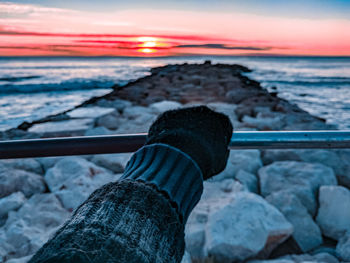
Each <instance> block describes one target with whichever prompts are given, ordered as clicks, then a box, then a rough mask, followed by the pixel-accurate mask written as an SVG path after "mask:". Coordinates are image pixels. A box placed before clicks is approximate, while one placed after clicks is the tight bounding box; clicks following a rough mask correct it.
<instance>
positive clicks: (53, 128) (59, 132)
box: [28, 118, 93, 136]
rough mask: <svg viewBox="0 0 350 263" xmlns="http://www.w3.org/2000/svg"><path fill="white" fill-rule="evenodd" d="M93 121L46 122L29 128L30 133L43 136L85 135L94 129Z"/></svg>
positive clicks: (86, 119) (87, 119)
mask: <svg viewBox="0 0 350 263" xmlns="http://www.w3.org/2000/svg"><path fill="white" fill-rule="evenodd" d="M92 124H93V119H90V118H85V119H72V120H66V121H55V122H44V123H40V124H35V125H34V126H32V127H30V128H29V130H28V131H29V132H35V133H41V134H43V136H72V135H83V134H84V132H85V131H86V130H87V129H89V128H90V127H92Z"/></svg>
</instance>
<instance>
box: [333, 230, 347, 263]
mask: <svg viewBox="0 0 350 263" xmlns="http://www.w3.org/2000/svg"><path fill="white" fill-rule="evenodd" d="M336 253H337V256H338V257H339V258H340V259H341V260H343V261H345V262H350V231H348V232H347V233H346V234H345V235H344V236H342V237H341V238H340V239H339V242H338V244H337V247H336Z"/></svg>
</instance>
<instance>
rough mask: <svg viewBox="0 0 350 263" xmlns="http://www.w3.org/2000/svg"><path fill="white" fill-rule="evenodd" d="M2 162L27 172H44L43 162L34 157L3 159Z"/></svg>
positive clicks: (0, 162)
mask: <svg viewBox="0 0 350 263" xmlns="http://www.w3.org/2000/svg"><path fill="white" fill-rule="evenodd" d="M0 164H2V165H3V166H5V167H9V168H12V169H18V170H25V171H27V172H32V173H36V174H43V173H44V170H43V167H42V166H41V164H40V163H39V162H38V161H37V160H35V159H32V158H25V159H8V160H1V161H0Z"/></svg>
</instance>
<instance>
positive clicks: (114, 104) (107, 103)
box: [95, 99, 132, 112]
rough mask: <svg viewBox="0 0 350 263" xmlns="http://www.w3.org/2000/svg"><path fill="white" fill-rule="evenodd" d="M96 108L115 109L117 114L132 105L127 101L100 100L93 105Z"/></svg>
mask: <svg viewBox="0 0 350 263" xmlns="http://www.w3.org/2000/svg"><path fill="white" fill-rule="evenodd" d="M95 104H96V105H97V106H101V107H111V108H115V109H117V110H118V111H119V112H123V110H124V109H125V108H127V107H130V106H131V105H132V103H131V102H130V101H127V100H120V99H116V100H106V99H100V100H98V101H97V102H96V103H95Z"/></svg>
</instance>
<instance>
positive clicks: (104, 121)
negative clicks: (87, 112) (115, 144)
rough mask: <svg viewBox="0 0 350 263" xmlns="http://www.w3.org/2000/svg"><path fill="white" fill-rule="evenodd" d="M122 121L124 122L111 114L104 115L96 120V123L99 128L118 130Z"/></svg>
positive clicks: (116, 115) (117, 115)
mask: <svg viewBox="0 0 350 263" xmlns="http://www.w3.org/2000/svg"><path fill="white" fill-rule="evenodd" d="M123 121H126V120H125V119H123V118H121V117H120V116H119V113H118V114H115V113H112V114H107V115H104V116H102V117H100V118H98V119H97V121H96V123H97V126H99V127H105V128H107V129H109V130H116V129H118V128H119V127H120V126H121V125H122V123H123Z"/></svg>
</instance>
